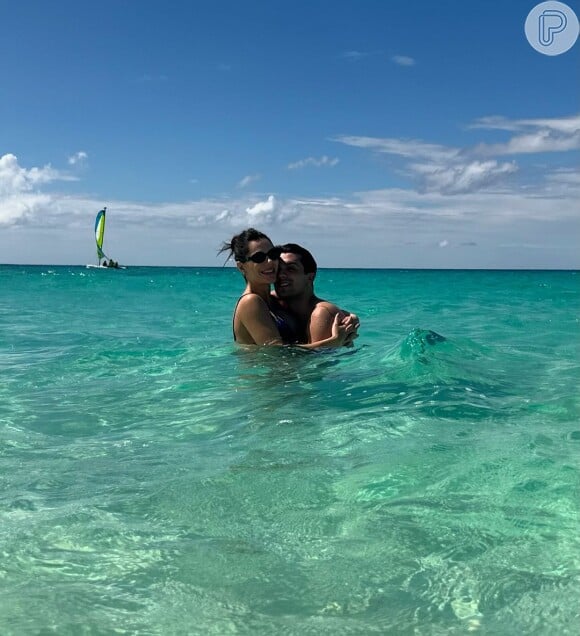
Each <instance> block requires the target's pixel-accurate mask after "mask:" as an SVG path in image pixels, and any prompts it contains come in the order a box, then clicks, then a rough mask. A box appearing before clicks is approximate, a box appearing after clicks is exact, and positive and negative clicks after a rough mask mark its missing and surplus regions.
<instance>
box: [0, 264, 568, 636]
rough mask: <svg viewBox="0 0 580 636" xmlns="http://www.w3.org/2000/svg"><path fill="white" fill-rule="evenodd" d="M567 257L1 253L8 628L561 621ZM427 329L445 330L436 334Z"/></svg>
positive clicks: (538, 625)
mask: <svg viewBox="0 0 580 636" xmlns="http://www.w3.org/2000/svg"><path fill="white" fill-rule="evenodd" d="M579 283H580V275H579V274H578V273H577V272H572V271H570V272H559V271H418V270H407V271H402V270H401V271H395V270H347V269H345V270H320V272H319V274H318V277H317V285H316V290H317V293H318V294H319V295H320V296H322V297H325V298H328V299H330V300H333V301H335V302H337V304H339V305H341V306H343V307H346V308H347V309H349V310H351V311H354V312H356V313H357V314H358V315H359V317H360V319H361V328H360V337H359V338H358V340H357V341H356V346H355V347H354V348H352V349H346V348H343V349H342V350H340V351H323V352H304V351H298V350H293V349H286V348H284V349H278V348H272V349H269V348H262V349H258V350H254V351H247V350H242V349H239V348H236V346H235V345H234V344H233V343H232V335H231V313H232V309H233V306H234V304H235V301H236V300H237V298H238V296H239V294H240V293H241V291H242V288H243V285H242V280H241V277H240V275H239V273H238V272H237V271H236V270H235V269H233V268H223V269H221V268H146V267H135V268H130V269H128V270H126V271H110V270H89V269H85V268H84V267H72V266H71V267H56V266H0V377H1V382H0V443H1V446H0V448H1V455H0V457H1V463H0V465H1V470H0V477H1V480H2V489H1V506H0V554H1V559H0V633H1V634H2V635H3V636H22V635H29V634H30V635H41V636H46V635H48V634H58V635H59V636H63V635H71V636H77V635H79V634H87V635H107V634H135V635H137V634H138V635H164V636H165V635H173V634H183V635H185V634H203V635H206V634H216V635H220V636H221V635H226V634H251V635H270V634H272V635H278V634H285V635H296V636H298V635H300V636H303V635H305V634H306V635H307V634H312V635H317V636H318V635H325V634H328V635H331V634H332V635H333V636H334V635H342V634H348V635H350V634H360V635H366V634H394V635H396V636H398V635H407V634H409V635H411V634H413V635H416V634H421V635H427V634H442V635H443V634H445V635H448V634H466V633H479V634H493V635H501V634H506V635H510V636H512V635H513V634H546V635H549V636H558V635H561V634H576V633H577V630H578V625H579V620H580V603H579V600H578V599H579V598H580V532H579V529H580V524H579V501H580V498H579V494H580V493H579V468H580V393H579V391H578V387H579V386H580V338H579V335H580V330H579V313H580V285H579ZM439 336H441V337H439Z"/></svg>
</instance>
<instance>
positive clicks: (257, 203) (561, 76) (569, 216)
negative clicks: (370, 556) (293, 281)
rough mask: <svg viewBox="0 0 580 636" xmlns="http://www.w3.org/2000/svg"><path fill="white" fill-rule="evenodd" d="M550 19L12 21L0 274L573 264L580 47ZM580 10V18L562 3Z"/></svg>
mask: <svg viewBox="0 0 580 636" xmlns="http://www.w3.org/2000/svg"><path fill="white" fill-rule="evenodd" d="M536 4H537V3H536V2H527V1H525V0H514V1H513V2H509V3H506V2H503V1H499V0H496V1H493V0H492V1H489V0H487V1H483V0H472V1H470V2H463V1H460V0H452V1H451V0H449V1H442V2H433V1H431V0H429V1H427V0H421V1H419V0H410V1H407V2H405V3H404V4H403V3H396V2H387V1H386V0H385V1H358V2H355V1H352V2H350V1H349V2H340V1H336V0H335V1H332V2H330V1H328V2H326V1H325V2H316V1H311V2H300V1H299V2H295V1H293V2H287V1H286V2H276V1H269V2H261V1H260V2H258V1H256V2H249V3H244V2H240V1H237V2H220V1H219V0H216V1H214V2H210V1H207V2H193V1H192V2H169V3H162V2H153V1H147V0H145V1H143V0H141V1H139V2H137V1H127V2H121V1H117V0H116V1H111V0H105V1H102V2H99V3H98V4H94V3H91V4H89V3H86V2H78V0H77V1H74V2H72V1H69V0H58V1H57V2H54V3H46V2H40V1H33V2H27V3H9V4H8V3H5V4H4V5H3V7H2V8H1V9H0V49H1V50H0V77H1V78H2V81H1V82H0V262H2V263H54V264H65V263H79V264H80V263H86V262H93V261H94V260H95V249H94V239H93V236H94V235H93V222H94V217H95V214H96V212H97V211H98V210H99V209H100V208H101V207H102V206H103V205H106V206H107V207H108V210H109V213H108V217H107V235H106V244H105V249H106V251H107V253H109V254H110V255H111V256H113V257H114V258H116V259H117V260H119V261H120V262H124V263H127V264H135V265H136V264H148V265H216V266H218V265H221V263H222V262H223V259H221V260H220V258H217V257H216V255H215V254H216V249H217V247H218V246H219V244H220V243H221V242H222V241H223V240H224V239H229V238H230V237H231V236H232V235H233V234H234V233H236V232H238V231H240V230H242V229H244V228H245V227H248V226H255V227H257V228H258V229H261V230H263V231H265V232H267V233H268V234H269V235H270V236H271V237H272V239H273V240H274V242H287V241H294V242H299V243H302V244H304V245H306V246H307V247H309V248H310V249H311V250H312V251H313V252H314V254H315V256H316V257H317V259H318V261H319V263H320V265H321V266H323V267H324V266H326V267H404V268H407V267H434V268H437V267H455V268H470V267H481V268H488V267H489V268H502V267H505V268H511V267H530V268H536V267H537V268H578V267H580V257H579V256H578V254H579V253H580V250H578V246H579V242H580V241H579V239H580V214H579V213H578V208H579V207H580V206H578V202H579V196H578V195H579V194H580V175H579V172H578V160H579V149H580V85H579V82H578V80H579V75H578V69H579V68H580V66H579V61H580V59H579V58H580V44H579V43H578V42H577V43H576V45H575V46H574V47H573V48H572V49H571V50H570V51H568V52H567V53H564V54H562V55H558V56H545V55H541V54H540V53H538V52H536V51H535V50H534V49H533V48H532V47H531V46H530V45H529V43H528V42H527V40H526V38H525V35H524V23H525V19H526V16H527V14H528V13H529V11H530V10H531V9H532V8H533V7H534V6H535V5H536ZM567 4H568V5H569V6H570V7H571V8H573V9H574V10H575V11H576V14H579V13H580V6H579V4H580V3H579V2H577V1H576V2H568V3H567Z"/></svg>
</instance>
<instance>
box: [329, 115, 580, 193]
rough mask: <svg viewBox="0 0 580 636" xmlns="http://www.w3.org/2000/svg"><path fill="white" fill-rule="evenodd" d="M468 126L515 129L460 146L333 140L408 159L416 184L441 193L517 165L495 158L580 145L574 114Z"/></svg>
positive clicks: (483, 185) (481, 182) (496, 178)
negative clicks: (500, 137) (507, 135)
mask: <svg viewBox="0 0 580 636" xmlns="http://www.w3.org/2000/svg"><path fill="white" fill-rule="evenodd" d="M471 128H475V129H499V130H504V131H507V132H517V133H519V134H516V135H514V136H513V137H512V138H511V139H509V140H508V141H506V142H503V143H493V144H490V143H479V144H477V145H476V146H472V147H465V148H455V147H452V146H444V145H441V144H433V143H428V142H425V141H422V140H416V139H410V140H409V139H397V138H388V137H387V138H378V137H362V136H353V135H351V136H348V135H342V136H340V137H336V138H335V139H334V141H338V142H340V143H343V144H347V145H349V146H355V147H359V148H366V149H369V150H374V151H375V152H379V153H386V154H390V155H393V156H396V157H402V158H404V159H408V160H411V161H409V162H408V163H407V164H406V165H405V169H406V174H407V175H409V176H411V177H414V178H415V179H416V180H417V181H418V187H419V189H420V190H423V191H433V192H440V193H443V194H459V193H465V192H476V191H479V190H484V189H489V188H490V187H496V186H497V185H498V184H501V183H504V182H505V180H506V179H507V178H508V177H509V176H510V175H513V174H514V173H516V172H517V171H518V170H519V166H518V165H517V164H516V163H515V162H514V161H512V162H500V161H498V160H497V159H495V158H494V157H498V156H505V155H518V154H534V153H535V154H538V153H548V152H552V153H553V152H568V151H572V150H577V149H580V116H578V115H574V116H572V117H562V118H559V119H548V118H544V119H521V120H508V119H506V118H504V117H498V116H493V117H483V118H481V119H478V120H477V121H476V122H475V124H473V125H472V126H471Z"/></svg>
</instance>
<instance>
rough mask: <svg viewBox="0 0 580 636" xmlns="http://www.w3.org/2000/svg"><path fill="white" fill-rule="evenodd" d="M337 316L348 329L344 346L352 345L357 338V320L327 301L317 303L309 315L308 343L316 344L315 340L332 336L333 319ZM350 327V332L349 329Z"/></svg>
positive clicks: (353, 315) (352, 315) (354, 316)
mask: <svg viewBox="0 0 580 636" xmlns="http://www.w3.org/2000/svg"><path fill="white" fill-rule="evenodd" d="M337 314H339V319H340V322H341V324H342V325H343V326H345V327H348V328H349V335H348V336H347V339H346V340H345V342H344V344H345V346H349V345H351V344H352V341H353V340H354V339H355V338H358V333H357V332H358V327H359V324H360V323H359V319H358V316H356V315H355V314H349V313H348V312H345V311H343V310H341V309H340V308H339V307H337V306H336V305H335V304H334V303H329V302H327V301H321V302H319V303H318V304H317V305H316V307H315V308H314V310H313V311H312V313H311V314H310V320H309V322H308V327H307V336H308V342H316V341H317V340H323V339H325V338H328V337H330V335H331V334H332V323H333V322H334V317H335V316H336V315H337ZM350 325H352V329H353V330H352V332H351V329H350Z"/></svg>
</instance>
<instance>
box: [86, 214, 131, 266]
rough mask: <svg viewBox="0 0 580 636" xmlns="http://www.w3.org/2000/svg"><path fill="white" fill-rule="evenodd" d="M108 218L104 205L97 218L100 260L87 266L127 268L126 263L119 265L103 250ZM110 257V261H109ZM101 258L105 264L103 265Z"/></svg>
mask: <svg viewBox="0 0 580 636" xmlns="http://www.w3.org/2000/svg"><path fill="white" fill-rule="evenodd" d="M106 218H107V208H106V207H104V208H103V209H102V210H99V212H98V213H97V218H96V219H95V240H96V242H97V258H98V260H99V262H98V263H97V265H92V264H89V265H87V267H89V268H93V269H127V268H126V267H125V266H124V265H119V263H117V262H116V261H114V260H113V259H112V258H109V257H108V256H107V255H106V254H105V252H103V241H104V240H105V220H106ZM107 259H108V262H107ZM101 260H103V264H102V265H101Z"/></svg>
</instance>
